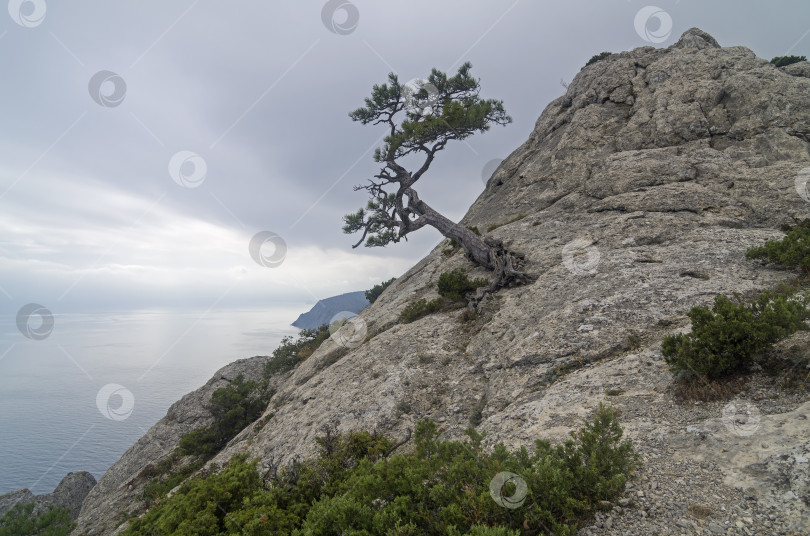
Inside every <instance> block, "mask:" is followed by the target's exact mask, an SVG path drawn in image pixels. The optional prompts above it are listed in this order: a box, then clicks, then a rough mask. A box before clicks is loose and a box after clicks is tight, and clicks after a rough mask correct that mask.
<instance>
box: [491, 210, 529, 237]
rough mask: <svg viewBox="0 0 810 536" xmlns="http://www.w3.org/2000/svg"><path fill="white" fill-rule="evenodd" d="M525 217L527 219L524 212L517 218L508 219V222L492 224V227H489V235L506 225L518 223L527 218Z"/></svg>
mask: <svg viewBox="0 0 810 536" xmlns="http://www.w3.org/2000/svg"><path fill="white" fill-rule="evenodd" d="M525 217H526V214H524V213H523V212H521V213H520V214H518V215H517V216H512V217H511V218H509V219H508V220H506V221H505V222H502V223H492V224H490V225H489V227H487V232H488V233H490V232H492V231H494V230H495V229H497V228H498V227H503V226H504V225H509V224H510V223H515V222H516V221H520V220H522V219H523V218H525Z"/></svg>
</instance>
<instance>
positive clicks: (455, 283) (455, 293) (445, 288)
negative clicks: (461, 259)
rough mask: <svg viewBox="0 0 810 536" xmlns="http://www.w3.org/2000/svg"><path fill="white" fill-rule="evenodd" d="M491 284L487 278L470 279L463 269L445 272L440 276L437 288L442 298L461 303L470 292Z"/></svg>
mask: <svg viewBox="0 0 810 536" xmlns="http://www.w3.org/2000/svg"><path fill="white" fill-rule="evenodd" d="M488 284H489V281H488V280H487V279H486V278H483V277H482V278H478V279H472V280H471V279H470V278H469V277H467V272H466V271H465V270H463V269H461V270H452V271H450V272H444V273H443V274H441V275H440V276H439V282H438V284H437V288H438V291H439V295H440V296H444V297H445V298H449V299H451V300H453V301H461V300H463V299H464V296H465V295H466V294H467V293H468V292H472V291H474V290H475V289H477V288H479V287H485V286H487V285H488Z"/></svg>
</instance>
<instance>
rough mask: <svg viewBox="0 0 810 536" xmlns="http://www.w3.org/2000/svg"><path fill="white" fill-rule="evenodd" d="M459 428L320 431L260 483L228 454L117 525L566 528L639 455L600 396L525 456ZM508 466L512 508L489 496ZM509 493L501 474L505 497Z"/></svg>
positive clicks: (327, 529)
mask: <svg viewBox="0 0 810 536" xmlns="http://www.w3.org/2000/svg"><path fill="white" fill-rule="evenodd" d="M467 435H468V439H467V440H466V441H463V442H462V441H440V440H439V439H438V436H439V432H438V430H437V427H436V424H435V423H433V422H432V421H430V420H423V421H420V422H419V423H418V425H417V426H416V431H415V433H414V438H413V441H414V449H413V451H412V452H411V453H409V454H400V455H394V456H390V457H389V453H390V451H391V449H392V448H393V447H394V442H393V441H392V440H390V439H388V438H386V437H385V436H382V435H379V434H371V433H368V432H351V433H348V434H337V433H335V432H334V430H333V429H332V430H329V429H327V434H326V436H324V437H320V438H318V440H317V441H318V447H319V449H318V450H319V452H318V456H317V457H316V458H315V459H313V460H310V461H306V462H295V463H293V464H292V465H290V466H288V467H286V468H284V469H281V470H278V471H271V472H270V473H268V476H266V477H265V480H266V481H267V483H265V482H263V480H262V477H260V476H259V474H258V473H257V472H256V463H257V461H256V460H253V461H248V459H247V457H246V455H238V456H234V457H233V458H232V459H231V461H230V463H229V464H228V466H227V467H226V468H225V469H224V470H223V471H222V472H220V473H218V474H212V475H207V476H202V477H196V478H193V479H191V480H190V481H188V482H187V483H186V484H184V485H183V486H182V487H181V488H180V489H179V490H178V492H177V493H175V494H174V495H173V496H172V497H171V498H169V499H167V500H166V501H165V502H163V503H162V504H159V505H157V506H155V507H153V508H152V509H151V510H150V511H149V512H148V513H146V514H145V515H144V516H142V517H140V518H138V519H133V520H131V524H130V526H129V528H128V529H127V531H126V532H125V533H124V534H127V535H130V536H132V535H151V534H250V535H255V536H260V535H277V534H292V535H304V534H306V535H311V536H326V535H335V534H355V535H358V536H359V535H373V534H385V535H400V536H402V535H413V536H416V535H420V536H421V535H428V536H430V535H437V536H438V535H442V536H445V535H454V536H461V535H474V536H517V535H526V536H528V535H536V534H556V535H573V534H575V533H576V530H577V527H578V525H580V524H581V523H582V522H583V521H584V520H586V519H588V518H589V517H590V516H591V515H592V513H593V512H595V511H596V510H597V509H599V508H600V504H599V501H603V500H611V499H613V498H615V497H616V496H617V495H619V494H620V493H622V492H623V490H624V486H625V483H626V480H627V478H628V475H629V474H630V473H631V471H632V470H633V469H634V467H635V466H636V463H637V457H636V455H635V453H634V451H633V447H632V446H631V444H630V443H629V442H628V441H622V440H621V437H622V429H621V427H620V426H619V424H618V422H617V420H616V417H615V415H614V413H613V411H612V410H611V409H609V408H606V407H604V406H602V405H600V407H599V409H598V410H597V411H596V414H595V416H594V417H593V419H591V420H589V421H586V422H585V423H584V425H583V426H582V428H580V429H579V430H577V431H574V432H572V433H571V439H569V440H568V441H565V442H563V443H562V444H560V445H557V446H554V447H552V446H551V444H550V443H549V442H547V441H541V440H538V441H537V442H536V445H535V452H534V453H533V454H530V453H529V451H528V450H527V449H526V448H525V447H523V448H521V449H519V450H517V451H512V452H510V451H508V450H507V449H506V447H505V446H504V445H503V444H499V445H497V446H496V447H495V448H494V450H493V451H492V452H489V453H487V452H484V450H483V449H482V447H481V441H482V439H483V438H484V435H483V434H479V433H478V432H476V431H475V430H474V429H472V428H470V429H468V430H467ZM504 471H508V472H512V473H515V474H516V475H518V476H519V477H520V479H522V480H523V481H524V482H525V483H526V497H525V501H524V502H523V503H522V504H520V505H518V504H515V505H514V506H516V508H514V509H510V508H506V507H502V506H499V504H498V503H496V502H495V500H494V498H493V496H492V495H491V494H490V493H491V492H490V484H491V482H492V481H493V478H494V477H495V476H496V475H497V474H499V473H501V472H504ZM496 491H497V490H496ZM515 491H516V488H515V486H514V483H513V482H509V483H507V484H506V485H504V486H503V489H502V490H501V494H502V495H503V496H504V497H506V498H509V497H511V496H512V494H514V493H515Z"/></svg>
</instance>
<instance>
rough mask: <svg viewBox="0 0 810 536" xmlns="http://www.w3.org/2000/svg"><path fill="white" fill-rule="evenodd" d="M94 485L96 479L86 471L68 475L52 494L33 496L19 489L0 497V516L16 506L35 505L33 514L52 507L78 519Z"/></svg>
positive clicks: (27, 491)
mask: <svg viewBox="0 0 810 536" xmlns="http://www.w3.org/2000/svg"><path fill="white" fill-rule="evenodd" d="M95 485H96V477H94V476H93V475H91V474H90V473H88V472H87V471H79V472H76V473H68V474H67V475H66V476H65V478H63V479H62V481H61V482H59V485H58V486H56V489H55V490H54V491H53V493H46V494H43V495H34V494H33V493H31V492H30V491H29V490H27V489H19V490H16V491H12V492H9V493H5V494H3V495H0V516H2V515H3V514H5V513H6V512H7V511H9V510H10V509H11V508H13V507H14V505H16V504H29V503H35V504H36V506H35V507H34V513H38V512H41V511H44V510H47V509H48V508H49V507H51V506H53V507H56V508H65V509H67V510H68V511H69V512H70V517H71V519H76V518H77V517H79V510H81V507H82V502H84V499H85V497H87V494H88V493H90V490H91V489H93V487H94V486H95Z"/></svg>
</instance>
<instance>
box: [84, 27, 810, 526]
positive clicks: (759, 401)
mask: <svg viewBox="0 0 810 536" xmlns="http://www.w3.org/2000/svg"><path fill="white" fill-rule="evenodd" d="M809 67H810V65H808V64H807V62H804V63H801V64H795V65H793V66H789V67H787V68H783V69H778V68H775V67H773V66H772V65H770V64H769V63H768V62H767V61H765V60H763V59H761V58H757V57H756V56H755V55H754V53H753V52H751V51H750V50H748V49H746V48H744V47H730V48H721V47H720V46H719V45H718V44H717V43H716V41H715V40H714V39H713V38H712V37H711V36H709V35H707V34H705V33H704V32H702V31H700V30H698V29H692V30H689V31H687V32H686V33H684V35H683V36H682V37H681V39H680V40H679V41H678V43H676V44H675V45H673V46H671V47H669V48H666V49H655V48H652V47H644V48H638V49H635V50H633V51H630V52H623V53H620V54H613V55H611V56H609V57H608V58H606V59H604V60H601V61H598V62H596V63H594V64H593V65H590V66H588V67H585V68H583V70H582V71H581V72H580V73H579V74H578V75H577V76H576V78H575V79H574V80H573V81H572V82H571V84H570V85H569V87H568V90H567V92H566V94H565V95H563V96H561V97H560V98H558V99H556V100H554V101H553V102H551V103H550V104H549V105H548V106H547V107H546V109H545V110H544V111H543V113H542V115H541V116H540V118H539V119H538V121H537V123H536V126H535V129H534V131H533V132H532V134H531V136H530V137H529V139H528V140H527V141H526V143H524V144H523V145H522V146H521V147H520V148H518V149H517V150H516V151H515V152H514V153H512V155H510V156H509V157H508V158H507V159H506V160H505V161H504V162H503V163H502V165H501V166H500V167H499V168H498V170H497V171H496V172H495V173H494V175H493V177H492V178H491V179H490V180H489V182H488V184H487V188H486V190H485V191H484V193H483V194H482V195H481V196H480V197H479V199H478V200H477V201H476V202H475V204H474V205H473V206H472V207H471V208H470V210H469V212H468V214H467V215H466V216H465V218H464V223H465V224H467V225H476V226H478V228H479V229H481V230H484V229H487V228H491V227H493V226H497V227H496V228H494V229H493V230H492V231H491V234H492V235H493V236H495V237H497V238H500V239H502V240H504V242H505V243H506V244H507V245H508V247H509V248H510V249H512V250H513V251H517V252H521V253H523V254H525V255H526V259H527V270H528V271H530V272H531V273H533V274H535V275H536V276H537V281H536V282H535V283H534V284H532V285H529V286H524V287H517V288H512V289H506V290H502V291H500V292H499V293H498V296H497V298H496V299H494V300H492V301H490V302H489V304H488V305H487V308H488V310H487V311H486V313H485V314H483V315H482V316H481V317H480V318H479V319H478V320H477V321H476V322H475V323H473V324H462V323H460V322H459V320H458V318H457V316H458V313H440V314H435V315H431V316H429V317H426V318H423V319H421V320H418V321H416V322H413V323H411V324H401V323H399V321H398V317H399V314H400V312H401V311H402V309H403V308H404V307H405V306H406V305H408V304H409V303H411V302H412V301H413V300H415V299H418V298H422V297H425V298H428V299H430V298H432V297H435V295H436V294H435V293H436V291H435V287H434V286H433V284H434V283H435V282H436V280H437V279H438V276H439V274H441V273H442V272H445V271H448V270H451V269H454V268H459V267H465V268H467V269H468V270H470V272H471V274H472V275H475V276H485V275H486V272H485V271H484V270H482V269H478V268H474V267H473V266H471V265H470V263H469V262H468V261H466V260H465V259H464V258H463V256H462V255H460V254H456V255H452V256H447V255H445V254H444V253H443V252H442V249H443V248H445V247H446V246H447V244H445V243H443V244H440V245H439V246H438V247H437V248H436V249H435V250H434V251H433V252H431V253H430V254H429V255H428V256H427V257H426V258H424V259H423V260H422V261H420V262H419V263H417V264H416V265H415V266H414V267H413V268H412V269H411V270H409V271H408V272H407V273H406V274H404V275H403V276H401V277H400V278H398V279H397V281H396V282H395V283H394V284H393V285H391V286H390V287H389V288H388V289H387V290H386V291H385V292H384V293H383V294H382V295H381V296H380V297H379V298H378V299H377V301H376V302H375V303H374V304H372V305H371V306H370V307H369V308H368V309H366V310H365V311H363V313H362V314H361V315H360V316H359V317H358V318H359V319H360V320H358V321H355V322H354V326H353V327H355V328H357V329H358V331H359V332H362V331H363V330H366V331H367V333H368V336H367V337H366V339H365V342H363V343H362V344H359V345H358V344H354V339H353V338H351V337H342V338H341V337H334V336H333V337H332V339H330V340H327V341H326V342H325V343H324V344H323V345H322V346H321V348H320V349H318V351H316V352H315V353H314V354H313V355H312V356H311V357H310V358H309V359H307V360H306V361H305V362H303V363H302V364H301V365H300V366H299V367H298V368H297V369H295V370H294V371H293V372H292V373H291V374H290V375H289V376H288V377H284V378H281V379H279V387H278V392H277V393H276V395H275V396H274V397H273V399H272V400H271V403H270V406H269V407H268V411H267V414H268V415H269V414H270V413H272V414H273V416H272V418H270V419H269V420H268V421H267V422H266V424H264V425H263V426H251V427H248V428H246V429H245V430H244V431H243V432H242V433H241V434H239V435H238V436H237V437H236V438H235V439H234V440H233V441H232V442H231V443H230V444H229V445H228V446H227V447H226V448H225V449H224V450H223V451H222V452H221V453H220V454H219V455H218V456H217V457H216V458H215V459H214V460H213V461H214V462H216V463H220V464H222V463H223V462H226V461H227V460H228V459H229V458H230V457H231V456H232V455H234V454H236V453H239V452H248V453H250V454H251V455H252V456H256V457H259V458H260V459H261V460H262V464H263V465H265V466H267V465H269V463H270V462H271V460H272V461H275V462H282V463H285V462H289V461H291V460H292V459H294V458H295V457H306V456H308V455H311V454H312V452H313V446H314V443H313V439H314V438H315V437H316V436H318V435H319V434H320V433H321V429H322V427H323V425H325V424H326V423H334V424H336V425H337V427H338V429H339V430H341V431H347V430H353V429H376V430H379V431H382V432H385V433H387V434H389V435H391V436H394V437H396V438H403V437H405V436H406V435H407V430H408V429H412V428H413V427H414V425H415V423H416V422H417V421H418V420H419V419H421V418H423V417H426V416H427V417H431V418H432V419H434V420H435V421H437V422H439V423H441V427H442V430H443V437H444V438H448V439H449V438H457V437H460V436H461V434H462V431H463V430H464V429H465V428H466V427H467V426H468V425H469V424H470V423H471V422H473V423H480V424H479V429H482V430H485V431H486V432H487V433H488V435H487V440H486V442H487V443H488V444H490V445H491V444H493V443H494V442H499V441H502V442H504V443H506V444H507V445H510V446H518V445H524V444H526V445H530V444H532V443H533V441H534V439H535V438H537V437H544V438H549V439H552V440H555V439H562V438H565V437H566V436H567V434H568V432H569V431H570V430H572V429H573V428H574V427H576V426H577V425H578V423H579V422H580V420H581V418H583V417H585V416H586V415H588V414H589V413H590V412H591V411H592V410H593V408H594V407H596V406H597V405H598V403H599V402H600V401H604V400H608V401H610V402H611V403H612V404H613V405H614V406H615V407H617V408H618V409H620V410H621V412H622V416H621V420H622V422H623V423H624V425H625V431H626V435H627V436H628V437H629V438H631V439H632V440H633V441H634V443H635V445H636V448H637V450H638V451H639V452H640V454H641V456H642V459H643V462H644V466H643V467H642V469H641V470H640V471H639V473H638V475H637V477H636V479H635V480H634V481H633V482H632V483H631V484H630V485H629V486H628V491H627V495H626V497H625V498H623V499H622V502H621V506H618V507H617V508H615V509H614V510H613V511H611V512H608V513H605V514H600V515H599V516H598V517H597V519H596V520H594V522H593V524H592V525H591V526H589V527H585V528H583V529H582V531H581V533H582V534H600V535H601V534H616V535H620V534H621V535H626V534H644V535H649V534H659V535H669V534H807V533H810V520H809V519H808V517H807V514H806V512H807V511H808V506H810V468H809V467H808V466H810V463H808V461H807V460H808V457H810V426H808V424H807V423H808V421H807V417H808V413H810V403H808V399H810V396H808V394H807V392H806V391H799V392H792V391H787V392H786V391H785V390H784V389H782V387H781V386H780V384H779V383H778V381H775V380H773V379H770V378H766V377H764V376H755V377H754V378H753V379H752V380H751V381H750V382H749V383H748V385H747V386H746V387H745V388H744V390H743V391H742V392H741V393H740V395H739V398H738V399H737V400H735V401H733V402H731V403H729V402H728V401H725V402H712V403H703V404H697V405H692V404H690V405H679V404H677V403H676V401H675V399H674V397H673V395H672V393H671V392H670V390H669V389H668V385H669V384H670V381H671V374H669V372H668V371H667V370H666V365H665V363H664V362H663V359H662V356H661V352H660V342H661V339H662V337H664V336H665V335H667V334H671V333H673V332H675V331H678V330H687V329H688V328H689V321H688V318H687V317H686V316H685V313H686V312H687V311H688V310H689V308H691V307H692V306H694V305H702V304H707V303H709V302H710V301H711V300H712V299H713V297H714V296H715V295H716V294H720V293H723V294H730V293H732V292H734V291H737V292H743V293H746V292H755V291H760V290H763V289H766V288H769V287H772V286H774V285H775V284H777V283H778V282H780V281H786V280H788V279H790V278H792V277H794V275H795V274H791V273H787V272H783V271H779V270H776V269H773V268H770V267H764V266H762V265H761V264H759V263H756V262H752V261H747V260H746V259H745V256H744V254H745V250H746V249H747V248H748V247H750V246H752V245H755V244H760V243H761V242H763V241H764V240H766V239H771V238H777V237H779V236H781V233H780V231H779V229H780V226H781V225H782V224H784V223H793V222H795V221H797V220H798V219H802V218H805V217H807V216H808V204H807V201H806V200H805V198H807V192H806V190H805V188H804V183H803V182H802V180H797V177H799V178H801V177H802V176H803V175H800V171H801V170H802V169H804V168H808V167H809V166H810V78H808V74H810V69H809ZM808 178H810V177H808ZM426 180H429V178H428V179H426ZM807 340H808V339H807V337H806V335H803V334H800V335H797V336H795V337H793V338H792V339H790V340H788V341H786V342H785V343H784V344H783V345H782V346H781V347H780V348H782V350H784V351H785V352H792V353H793V354H796V355H799V356H801V355H804V356H806V355H807ZM347 350H348V351H347ZM793 354H791V355H793ZM217 381H219V380H217V379H216V378H215V379H214V380H212V382H217ZM215 385H216V384H215V383H214V384H211V383H210V382H209V385H207V386H206V387H205V388H203V389H201V390H200V391H197V392H195V393H192V394H190V395H187V397H185V398H184V399H183V400H182V401H181V402H179V403H178V404H176V405H175V406H173V407H172V410H170V412H169V413H170V415H169V416H167V418H165V419H163V420H162V421H161V422H159V423H158V424H157V425H156V426H155V427H154V428H153V429H152V430H150V431H149V433H148V434H147V436H145V437H144V438H143V439H142V440H140V441H139V442H138V444H136V445H135V446H134V447H133V448H132V449H130V451H128V452H127V453H126V454H125V455H124V457H123V458H122V459H121V460H120V461H119V462H118V463H117V464H116V465H114V466H113V467H112V468H111V469H110V470H109V471H108V473H107V474H105V475H104V477H103V478H102V479H101V480H100V482H99V484H98V486H96V488H95V489H94V490H93V491H92V492H91V493H90V495H89V496H88V497H87V499H86V500H85V502H84V505H83V508H82V513H81V515H80V518H79V527H78V529H77V530H76V532H75V534H77V535H78V534H85V533H86V534H93V535H95V534H109V533H110V532H111V531H112V530H113V529H114V528H115V526H116V524H117V520H119V519H120V517H119V515H120V512H122V511H125V510H131V509H132V508H133V505H134V504H135V503H134V499H133V498H134V497H135V496H136V494H137V492H138V489H139V488H138V485H139V484H138V482H137V481H134V482H133V478H134V477H135V476H136V475H137V474H138V472H139V471H141V470H142V469H143V467H144V466H145V465H146V464H148V463H151V462H154V460H155V459H156V458H157V457H158V456H160V455H161V453H164V454H165V453H167V452H168V451H169V450H170V449H171V448H172V447H173V446H174V445H175V444H176V442H177V440H178V438H179V436H180V434H181V433H182V432H184V431H187V430H188V429H190V428H192V427H193V426H197V425H199V424H204V423H205V418H206V417H205V411H204V410H203V409H202V408H201V404H202V402H203V401H204V400H206V397H207V396H209V395H210V392H211V390H212V388H213V387H214V386H215ZM178 405H179V406H182V407H183V408H185V410H184V411H187V412H188V415H189V416H190V417H189V419H190V420H179V419H178V417H177V413H178V408H177V406H178ZM743 410H745V412H744V411H743ZM191 416H193V418H192V417H191ZM170 417H171V418H170ZM192 420H193V422H192ZM153 442H154V443H155V444H154V445H153V444H152V443H153ZM402 448H408V445H407V444H406V445H405V446H404V447H402ZM129 483H131V485H130V484H129Z"/></svg>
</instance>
